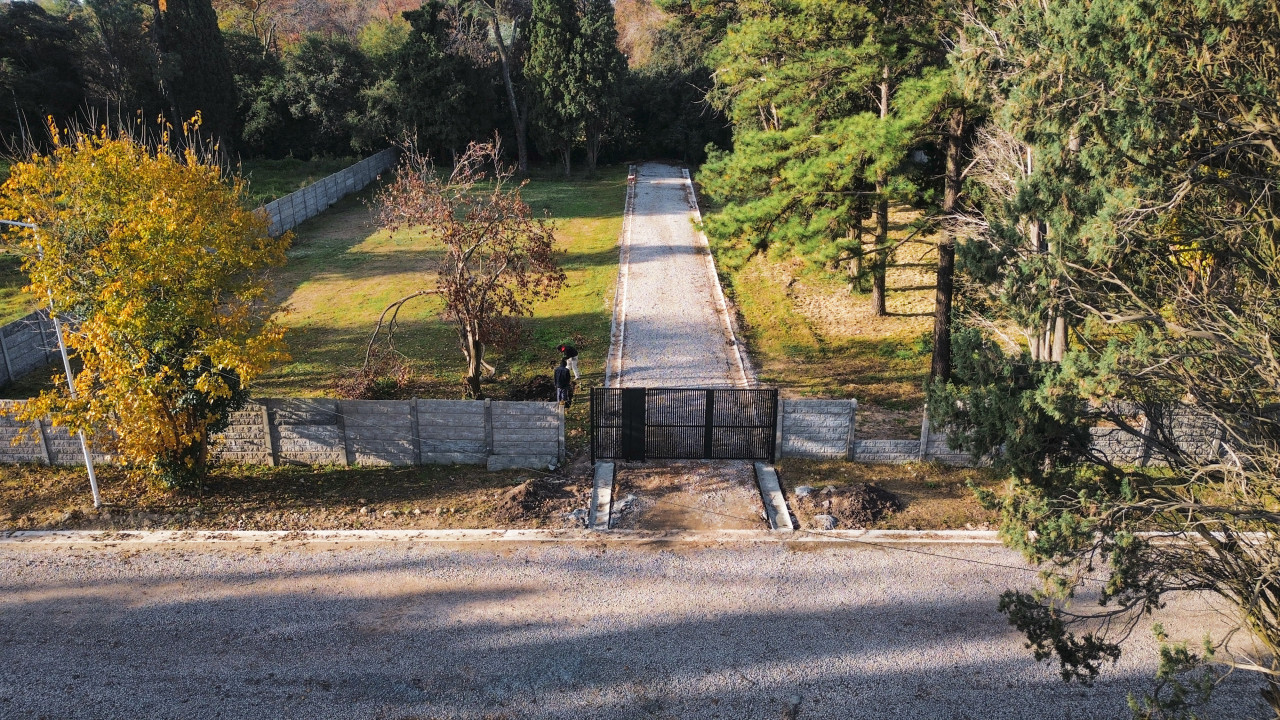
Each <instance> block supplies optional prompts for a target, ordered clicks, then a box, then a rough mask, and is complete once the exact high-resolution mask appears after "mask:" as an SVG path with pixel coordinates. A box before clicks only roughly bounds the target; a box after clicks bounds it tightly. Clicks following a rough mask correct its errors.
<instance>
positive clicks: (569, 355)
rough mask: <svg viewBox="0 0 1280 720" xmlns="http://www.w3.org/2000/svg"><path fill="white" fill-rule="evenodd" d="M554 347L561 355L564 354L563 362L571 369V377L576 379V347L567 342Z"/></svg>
mask: <svg viewBox="0 0 1280 720" xmlns="http://www.w3.org/2000/svg"><path fill="white" fill-rule="evenodd" d="M556 349H557V350H559V351H560V354H561V355H564V360H565V362H566V363H568V367H569V369H570V370H572V371H573V379H574V380H577V379H578V348H576V347H574V346H572V345H570V344H569V343H565V344H564V345H561V346H560V347H558V348H556Z"/></svg>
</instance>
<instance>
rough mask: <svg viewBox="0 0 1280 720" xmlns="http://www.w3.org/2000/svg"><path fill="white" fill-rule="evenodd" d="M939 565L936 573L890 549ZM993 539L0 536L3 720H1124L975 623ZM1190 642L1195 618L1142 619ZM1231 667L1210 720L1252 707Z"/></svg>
mask: <svg viewBox="0 0 1280 720" xmlns="http://www.w3.org/2000/svg"><path fill="white" fill-rule="evenodd" d="M913 549H914V550H919V551H923V552H928V553H943V554H947V555H950V556H954V557H955V558H956V559H943V558H938V557H934V556H931V555H926V554H919V553H917V552H912V550H913ZM969 561H983V562H996V563H1008V564H1014V565H1017V564H1018V562H1017V559H1016V557H1015V556H1014V555H1013V554H1012V553H1011V552H1009V551H1008V550H1006V549H1004V548H1001V547H998V546H972V545H970V546H936V545H930V546H907V547H901V546H900V547H897V548H896V549H881V548H874V547H872V548H868V547H861V546H858V545H856V544H852V543H841V544H829V543H803V544H801V543H791V544H790V545H788V544H784V543H780V542H778V543H742V542H733V543H726V544H717V543H710V544H708V543H701V544H695V543H680V542H661V541H659V542H653V543H649V544H642V543H637V542H635V541H631V542H624V541H616V540H615V541H598V542H594V541H587V542H581V541H580V542H574V543H560V544H553V543H546V544H522V543H506V544H503V543H470V544H467V543H458V544H445V543H432V542H398V543H363V544H361V543H337V544H331V543H328V544H327V543H321V542H311V543H309V544H304V543H278V544H275V545H270V546H256V547H248V546H237V545H227V544H212V545H205V546H199V545H185V546H182V545H179V546H167V547H152V548H150V549H141V550H140V549H137V548H133V549H130V548H126V547H124V546H118V547H114V548H112V547H101V546H99V547H95V548H91V549H76V548H68V547H57V546H50V545H44V546H36V545H16V544H13V543H0V647H3V651H4V671H3V672H0V717H4V718H39V717H47V718H94V719H102V720H106V719H110V718H128V719H135V718H184V719H191V720H196V719H199V718H306V719H308V720H311V719H320V718H342V719H344V720H348V719H351V718H389V719H392V718H402V719H408V718H466V719H475V720H480V719H483V718H487V719H489V720H495V719H498V718H619V719H620V718H726V719H729V718H732V719H735V720H736V719H746V718H770V719H776V718H783V717H796V718H813V719H815V720H816V719H818V718H957V719H958V718H982V719H983V720H994V719H997V718H1045V717H1055V718H1067V717H1069V718H1074V719H1076V720H1085V719H1088V718H1107V719H1108V720H1110V719H1112V718H1124V717H1128V714H1127V710H1126V709H1125V706H1124V697H1125V693H1126V692H1129V691H1140V690H1141V689H1143V688H1145V687H1147V685H1148V682H1149V679H1150V677H1151V674H1152V671H1153V667H1154V664H1153V658H1154V648H1153V643H1152V641H1151V639H1150V636H1149V633H1148V632H1147V631H1146V629H1145V624H1144V628H1143V629H1141V630H1140V631H1138V632H1137V633H1136V634H1135V637H1134V640H1135V642H1134V643H1133V644H1132V645H1131V646H1130V647H1129V650H1128V652H1127V653H1126V655H1125V656H1124V657H1123V658H1122V660H1121V662H1120V663H1119V664H1118V665H1116V666H1112V667H1108V668H1107V670H1106V671H1105V673H1104V675H1103V678H1102V680H1101V682H1100V683H1099V684H1098V685H1097V686H1096V687H1094V688H1091V689H1085V688H1081V687H1078V686H1073V685H1066V684H1063V683H1062V682H1061V681H1060V680H1059V679H1058V678H1057V676H1056V671H1055V669H1054V668H1053V667H1051V666H1047V665H1043V664H1041V665H1037V664H1036V663H1035V662H1034V661H1033V660H1032V659H1031V657H1030V656H1029V654H1028V652H1027V651H1026V650H1024V649H1023V647H1022V642H1023V641H1022V639H1021V637H1019V636H1018V635H1016V634H1015V633H1014V632H1013V631H1011V629H1010V628H1009V627H1008V625H1007V624H1006V622H1005V620H1004V618H1003V617H1002V616H1000V615H999V614H998V613H997V612H996V611H995V604H996V597H997V595H998V594H999V592H1000V591H1001V590H1003V589H1005V588H1006V587H1010V586H1013V585H1023V586H1026V585H1028V584H1029V583H1031V582H1032V578H1033V576H1032V575H1030V574H1028V573H1025V572H1019V571H1017V570H1010V569H1002V568H997V567H992V566H989V565H977V564H971V562H969ZM1163 619H1164V621H1165V623H1166V625H1167V626H1168V627H1169V628H1170V629H1171V630H1172V631H1173V632H1174V633H1175V635H1176V634H1182V635H1183V636H1188V635H1189V636H1190V637H1191V639H1193V640H1194V639H1196V638H1198V637H1199V635H1200V634H1201V633H1202V632H1204V630H1205V629H1207V628H1211V627H1213V626H1214V624H1215V622H1216V621H1217V616H1216V615H1215V614H1214V613H1212V612H1210V611H1208V610H1206V609H1205V608H1203V607H1200V606H1198V605H1196V604H1195V603H1190V602H1183V603H1180V604H1178V605H1177V607H1176V608H1175V609H1174V610H1172V611H1170V612H1168V613H1166V614H1165V616H1164V617H1163ZM1252 681H1253V678H1250V677H1247V676H1246V674H1244V673H1237V674H1236V675H1234V676H1232V678H1231V680H1230V681H1229V683H1228V684H1227V685H1226V686H1225V687H1223V688H1221V689H1220V691H1219V697H1218V706H1217V708H1216V710H1217V712H1216V714H1212V715H1211V716H1212V717H1216V718H1244V717H1262V716H1263V713H1262V710H1261V707H1260V706H1259V705H1258V703H1257V701H1256V699H1255V698H1256V697H1257V692H1256V687H1255V683H1254V682H1252Z"/></svg>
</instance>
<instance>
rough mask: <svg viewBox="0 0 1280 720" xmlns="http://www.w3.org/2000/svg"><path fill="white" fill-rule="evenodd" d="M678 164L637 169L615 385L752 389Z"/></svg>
mask: <svg viewBox="0 0 1280 720" xmlns="http://www.w3.org/2000/svg"><path fill="white" fill-rule="evenodd" d="M692 193H693V190H692V186H691V185H690V183H689V180H688V178H687V177H686V176H685V174H684V173H683V172H682V171H681V170H680V169H679V168H677V167H674V166H671V165H664V164H661V163H645V164H643V165H641V166H639V168H638V169H637V171H636V178H635V184H634V188H633V191H632V194H631V198H630V202H629V203H628V208H627V209H628V217H627V221H626V222H627V226H626V229H625V230H624V232H623V252H622V265H623V267H622V270H621V274H620V282H619V292H618V295H619V297H618V303H617V307H616V308H615V313H616V315H615V333H614V338H613V345H614V347H613V348H611V350H610V358H611V359H612V362H613V365H614V367H613V368H611V370H612V373H611V374H612V381H611V383H610V384H611V385H614V386H630V387H746V386H747V380H746V373H745V371H744V369H743V366H742V364H741V360H740V358H739V357H738V355H737V348H736V347H735V345H734V341H733V337H732V333H731V331H730V330H729V326H728V319H727V315H726V313H725V310H724V305H723V302H724V299H723V294H722V293H721V291H720V288H719V285H718V284H717V280H716V278H715V275H714V270H713V264H712V262H711V261H710V251H709V249H708V248H707V246H706V243H705V241H704V240H703V239H702V238H701V236H700V235H699V234H698V233H697V232H695V229H694V226H693V220H694V219H695V217H696V216H695V214H694V204H693V202H692V199H693V195H692Z"/></svg>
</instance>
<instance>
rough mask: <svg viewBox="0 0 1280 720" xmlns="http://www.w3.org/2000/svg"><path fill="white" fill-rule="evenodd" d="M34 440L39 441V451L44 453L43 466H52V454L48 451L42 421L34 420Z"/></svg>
mask: <svg viewBox="0 0 1280 720" xmlns="http://www.w3.org/2000/svg"><path fill="white" fill-rule="evenodd" d="M36 439H37V440H39V441H40V450H41V451H43V452H44V464H45V465H52V464H53V452H52V451H51V450H49V438H47V437H45V433H44V420H40V419H37V420H36Z"/></svg>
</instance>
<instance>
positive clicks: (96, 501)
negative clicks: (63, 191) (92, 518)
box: [0, 220, 102, 508]
mask: <svg viewBox="0 0 1280 720" xmlns="http://www.w3.org/2000/svg"><path fill="white" fill-rule="evenodd" d="M0 224H3V225H12V226H14V227H21V228H27V229H28V230H31V231H32V232H36V231H38V230H39V228H38V227H36V226H35V225H32V224H31V223H24V222H18V221H16V220H0ZM36 248H37V249H39V250H40V255H41V258H43V257H44V250H43V249H42V248H40V245H39V243H37V244H36ZM49 317H50V319H52V320H53V331H54V332H55V333H57V334H58V351H59V352H61V353H62V367H63V369H64V370H66V371H67V389H68V390H70V391H71V398H72V399H73V400H74V399H75V397H76V384H75V381H74V379H73V378H72V375H71V359H70V358H68V357H67V343H66V342H65V341H64V340H63V338H62V323H61V322H59V320H58V315H57V314H56V313H54V311H53V291H52V290H50V291H49ZM80 450H81V451H82V452H83V453H84V467H85V469H86V470H88V471H89V489H90V490H91V491H93V506H94V507H95V508H99V507H102V496H101V495H100V494H99V493H98V477H97V476H96V475H95V474H94V472H93V455H92V454H91V453H90V452H89V442H88V441H87V440H85V437H84V430H81V431H80Z"/></svg>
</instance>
